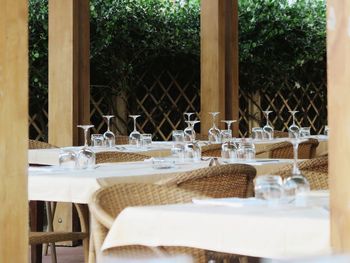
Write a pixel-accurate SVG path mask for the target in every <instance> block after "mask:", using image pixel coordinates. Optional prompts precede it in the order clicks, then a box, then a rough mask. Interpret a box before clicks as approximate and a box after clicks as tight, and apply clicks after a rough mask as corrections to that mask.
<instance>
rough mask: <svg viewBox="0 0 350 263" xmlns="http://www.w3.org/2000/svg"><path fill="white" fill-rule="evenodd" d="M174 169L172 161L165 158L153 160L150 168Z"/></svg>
mask: <svg viewBox="0 0 350 263" xmlns="http://www.w3.org/2000/svg"><path fill="white" fill-rule="evenodd" d="M174 167H175V162H174V160H171V159H166V158H153V159H152V168H154V169H170V168H174Z"/></svg>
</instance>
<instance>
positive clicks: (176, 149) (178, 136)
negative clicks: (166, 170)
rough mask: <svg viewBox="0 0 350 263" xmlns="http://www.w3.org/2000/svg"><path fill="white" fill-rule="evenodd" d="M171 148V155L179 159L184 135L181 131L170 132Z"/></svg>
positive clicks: (182, 148)
mask: <svg viewBox="0 0 350 263" xmlns="http://www.w3.org/2000/svg"><path fill="white" fill-rule="evenodd" d="M172 138H173V146H172V148H171V153H172V155H174V156H176V157H179V158H180V157H181V155H182V153H183V150H184V141H185V133H184V131H182V130H175V131H173V132H172Z"/></svg>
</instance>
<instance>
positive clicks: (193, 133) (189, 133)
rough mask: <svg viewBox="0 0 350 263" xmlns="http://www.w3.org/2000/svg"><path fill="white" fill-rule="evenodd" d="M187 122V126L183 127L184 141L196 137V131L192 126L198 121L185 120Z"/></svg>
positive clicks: (192, 139)
mask: <svg viewBox="0 0 350 263" xmlns="http://www.w3.org/2000/svg"><path fill="white" fill-rule="evenodd" d="M185 122H186V123H187V127H186V128H185V129H184V135H185V138H184V139H185V141H186V142H192V141H194V140H195V139H196V131H195V130H194V126H195V125H196V124H197V123H199V122H200V121H198V120H194V121H185Z"/></svg>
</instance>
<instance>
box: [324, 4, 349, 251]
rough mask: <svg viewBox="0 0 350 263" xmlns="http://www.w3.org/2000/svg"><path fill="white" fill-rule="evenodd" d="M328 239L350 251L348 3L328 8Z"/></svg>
mask: <svg viewBox="0 0 350 263" xmlns="http://www.w3.org/2000/svg"><path fill="white" fill-rule="evenodd" d="M327 27H328V32H327V38H328V39H327V49H328V124H329V127H330V131H329V133H330V139H329V174H330V191H331V237H332V246H333V247H334V249H335V251H340V252H345V251H346V252H349V251H350V233H349V229H350V205H349V204H350V190H349V189H350V176H349V175H350V162H349V156H350V137H349V134H350V103H349V102H350V2H349V1H348V0H329V1H328V7H327Z"/></svg>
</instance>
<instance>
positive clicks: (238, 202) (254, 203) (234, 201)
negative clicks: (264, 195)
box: [192, 197, 267, 207]
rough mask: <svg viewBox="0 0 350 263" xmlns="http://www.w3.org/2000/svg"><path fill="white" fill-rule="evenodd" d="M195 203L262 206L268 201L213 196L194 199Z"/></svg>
mask: <svg viewBox="0 0 350 263" xmlns="http://www.w3.org/2000/svg"><path fill="white" fill-rule="evenodd" d="M192 202H193V203H194V204H201V205H219V206H231V207H243V206H261V205H266V203H267V202H266V201H264V200H260V199H256V198H235V197H233V198H213V199H195V198H193V199H192Z"/></svg>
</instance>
